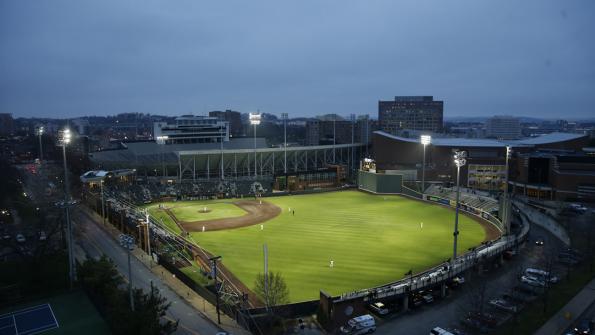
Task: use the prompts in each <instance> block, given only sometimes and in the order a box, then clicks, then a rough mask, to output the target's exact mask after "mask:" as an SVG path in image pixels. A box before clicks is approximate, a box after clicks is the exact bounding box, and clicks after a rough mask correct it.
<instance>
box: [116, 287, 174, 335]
mask: <svg viewBox="0 0 595 335" xmlns="http://www.w3.org/2000/svg"><path fill="white" fill-rule="evenodd" d="M132 295H133V299H134V312H132V311H131V310H130V308H129V305H128V294H127V293H125V294H121V295H120V296H119V300H118V301H119V303H118V304H114V306H113V308H112V310H111V312H110V324H111V325H110V326H111V327H112V332H113V333H114V334H154V335H160V334H171V333H173V332H175V331H176V330H177V328H178V322H177V321H176V322H173V321H171V320H164V319H162V318H163V317H164V316H165V313H166V311H167V309H168V308H169V306H170V305H171V303H168V302H167V299H165V298H164V297H162V296H161V295H160V294H159V290H158V289H157V288H156V287H155V286H154V285H153V283H151V289H150V291H149V293H145V292H144V291H143V290H141V289H134V291H133V293H132Z"/></svg>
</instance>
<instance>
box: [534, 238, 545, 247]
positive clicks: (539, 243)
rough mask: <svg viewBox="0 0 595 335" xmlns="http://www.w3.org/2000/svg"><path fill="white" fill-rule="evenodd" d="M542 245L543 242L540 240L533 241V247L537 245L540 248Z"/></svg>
mask: <svg viewBox="0 0 595 335" xmlns="http://www.w3.org/2000/svg"><path fill="white" fill-rule="evenodd" d="M544 243H545V242H544V241H543V239H542V238H538V239H537V240H535V245H537V246H540V247H541V246H543V244H544Z"/></svg>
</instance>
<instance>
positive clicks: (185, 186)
mask: <svg viewBox="0 0 595 335" xmlns="http://www.w3.org/2000/svg"><path fill="white" fill-rule="evenodd" d="M105 187H106V188H107V191H109V192H111V193H113V194H118V195H119V196H121V197H122V198H124V199H127V200H128V201H130V202H133V203H136V204H146V203H150V202H153V201H158V200H159V199H161V198H176V199H180V200H197V199H211V198H214V197H218V198H221V197H224V198H235V197H243V196H247V197H252V196H254V194H260V195H270V194H272V188H273V181H272V179H264V178H263V179H258V180H257V181H255V180H254V179H253V178H247V179H234V180H203V181H183V182H182V183H172V184H169V183H168V184H164V183H160V182H157V181H142V182H136V183H131V184H125V185H124V184H118V183H110V184H108V185H105Z"/></svg>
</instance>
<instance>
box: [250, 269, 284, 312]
mask: <svg viewBox="0 0 595 335" xmlns="http://www.w3.org/2000/svg"><path fill="white" fill-rule="evenodd" d="M265 279H266V281H265ZM265 283H266V284H267V285H265ZM266 287H268V294H267V290H266ZM254 293H256V295H257V296H258V297H259V298H260V299H262V300H263V301H264V302H265V303H266V304H267V306H278V305H283V304H286V303H288V302H289V288H287V284H286V283H285V279H284V278H283V276H282V275H281V273H280V272H277V273H274V272H272V271H269V274H268V276H266V278H265V275H264V274H263V273H259V274H257V275H256V280H255V282H254Z"/></svg>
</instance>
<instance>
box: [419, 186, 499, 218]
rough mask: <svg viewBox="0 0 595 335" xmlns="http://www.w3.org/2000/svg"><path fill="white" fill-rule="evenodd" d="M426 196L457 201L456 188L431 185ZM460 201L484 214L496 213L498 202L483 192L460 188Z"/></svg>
mask: <svg viewBox="0 0 595 335" xmlns="http://www.w3.org/2000/svg"><path fill="white" fill-rule="evenodd" d="M426 194H430V195H434V196H437V197H440V198H445V199H449V200H456V199H457V191H456V187H452V188H449V187H444V186H441V185H436V184H432V185H430V187H428V188H427V189H426ZM460 201H461V203H462V204H466V205H468V206H471V207H474V208H479V209H481V210H482V211H484V212H487V213H490V214H494V213H496V212H497V211H498V208H499V206H498V200H496V199H494V198H490V197H488V196H486V194H485V192H482V191H477V190H472V189H468V188H464V187H461V197H460Z"/></svg>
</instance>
